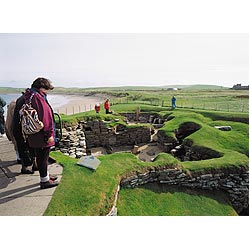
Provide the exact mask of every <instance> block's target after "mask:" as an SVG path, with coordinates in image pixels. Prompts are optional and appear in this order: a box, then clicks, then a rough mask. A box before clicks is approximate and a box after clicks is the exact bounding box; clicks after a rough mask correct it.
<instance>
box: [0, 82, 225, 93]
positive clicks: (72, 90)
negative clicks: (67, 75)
mask: <svg viewBox="0 0 250 250" xmlns="http://www.w3.org/2000/svg"><path fill="white" fill-rule="evenodd" d="M168 88H177V89H185V90H192V89H193V90H199V89H200V90H206V89H208V90H211V89H229V88H227V87H223V86H217V85H202V84H196V85H165V86H120V87H97V88H76V87H74V88H65V87H56V88H55V89H54V90H53V93H66V92H67V93H69V94H70V93H79V92H90V91H95V92H102V91H105V92H111V91H150V90H152V91H157V90H164V89H166V90H167V89H168ZM23 90H25V88H12V87H7V86H6V87H0V93H20V92H21V91H23Z"/></svg>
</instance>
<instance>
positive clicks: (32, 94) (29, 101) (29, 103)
mask: <svg viewBox="0 0 250 250" xmlns="http://www.w3.org/2000/svg"><path fill="white" fill-rule="evenodd" d="M34 95H35V93H32V95H31V96H30V99H29V104H31V100H32V98H33V96H34Z"/></svg>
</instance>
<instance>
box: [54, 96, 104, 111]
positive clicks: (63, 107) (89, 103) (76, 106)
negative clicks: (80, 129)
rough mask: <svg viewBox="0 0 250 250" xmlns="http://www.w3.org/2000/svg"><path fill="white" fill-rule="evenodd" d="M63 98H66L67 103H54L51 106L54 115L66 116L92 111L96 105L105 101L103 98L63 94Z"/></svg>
mask: <svg viewBox="0 0 250 250" xmlns="http://www.w3.org/2000/svg"><path fill="white" fill-rule="evenodd" d="M54 96H56V95H54ZM63 97H65V98H66V100H67V102H66V103H65V102H64V103H56V104H55V105H53V109H54V112H56V113H59V114H66V115H71V114H77V113H80V112H85V111H90V110H94V107H95V104H96V103H100V104H101V103H103V102H104V101H105V97H104V96H84V95H83V96H80V95H65V94H63Z"/></svg>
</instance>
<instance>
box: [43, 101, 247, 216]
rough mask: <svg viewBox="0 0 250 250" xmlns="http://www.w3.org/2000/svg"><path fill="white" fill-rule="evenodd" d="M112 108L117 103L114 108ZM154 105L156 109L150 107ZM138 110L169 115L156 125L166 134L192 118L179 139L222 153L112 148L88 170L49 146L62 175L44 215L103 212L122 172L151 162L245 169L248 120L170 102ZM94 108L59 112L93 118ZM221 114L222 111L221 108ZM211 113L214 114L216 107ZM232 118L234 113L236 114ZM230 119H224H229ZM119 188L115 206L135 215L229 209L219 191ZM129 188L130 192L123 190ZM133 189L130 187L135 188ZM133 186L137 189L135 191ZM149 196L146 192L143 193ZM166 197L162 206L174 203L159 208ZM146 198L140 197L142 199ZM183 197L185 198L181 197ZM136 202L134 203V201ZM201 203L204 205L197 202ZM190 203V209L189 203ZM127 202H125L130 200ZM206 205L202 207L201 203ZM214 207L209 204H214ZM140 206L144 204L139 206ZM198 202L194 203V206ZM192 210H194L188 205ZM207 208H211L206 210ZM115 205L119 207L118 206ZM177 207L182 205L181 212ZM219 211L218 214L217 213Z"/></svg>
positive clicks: (188, 168)
mask: <svg viewBox="0 0 250 250" xmlns="http://www.w3.org/2000/svg"><path fill="white" fill-rule="evenodd" d="M135 107H136V105H135V104H133V105H131V104H126V105H115V106H113V108H114V109H113V110H114V111H115V114H114V115H105V114H102V113H101V114H100V115H98V116H100V119H104V120H105V119H106V120H110V121H111V123H112V122H113V119H114V117H120V116H119V115H118V111H119V112H121V111H126V110H127V112H130V110H133V109H134V108H135ZM116 108H117V109H116ZM154 108H155V109H157V110H154ZM141 110H143V111H144V112H147V111H151V112H159V113H160V114H161V115H163V116H166V117H167V116H169V115H171V116H172V118H173V119H171V120H170V121H168V122H166V123H165V126H164V127H163V128H161V130H163V131H164V133H166V135H167V136H169V137H171V136H174V131H175V129H178V127H179V126H180V125H181V124H182V123H184V122H193V123H197V124H199V125H200V127H201V128H200V129H199V130H198V131H196V132H195V133H193V134H191V135H189V136H188V137H186V138H185V139H184V143H187V144H190V143H191V144H192V146H193V147H206V148H208V149H213V150H215V151H218V152H219V153H220V154H221V155H222V157H219V158H213V159H208V160H203V161H192V162H188V161H187V162H179V161H178V160H176V159H175V158H174V157H173V156H171V155H170V154H166V153H161V154H159V155H158V156H157V157H156V160H155V161H154V162H146V163H144V162H140V161H139V160H138V159H137V158H136V157H135V156H134V155H132V154H130V153H115V154H111V155H105V156H100V157H99V159H100V161H101V164H100V166H99V168H97V170H96V171H92V170H89V169H87V168H84V167H80V166H78V165H77V164H76V163H77V159H72V158H70V157H67V156H64V155H63V154H61V153H58V152H52V153H51V155H52V156H53V157H54V158H55V159H56V160H57V161H58V162H59V163H60V164H62V165H63V167H64V170H63V178H62V180H61V183H60V185H59V186H58V188H57V189H56V191H55V193H54V195H53V197H52V200H51V202H50V204H49V206H48V208H47V210H46V212H45V215H106V214H107V213H108V212H109V210H110V208H111V207H112V204H113V200H114V195H115V191H116V188H117V185H118V183H119V181H120V179H121V177H122V176H126V175H130V174H131V173H132V172H135V171H139V172H144V171H145V169H147V168H151V167H164V166H170V167H173V166H175V167H178V168H182V169H184V170H186V171H187V172H192V171H201V172H204V171H211V170H214V169H216V170H220V169H232V168H233V169H239V168H244V169H248V165H249V159H248V151H249V143H248V142H249V139H248V138H249V132H248V129H249V125H248V124H245V123H241V122H233V121H230V123H229V121H224V120H213V119H212V118H213V114H212V113H209V115H206V116H205V115H203V114H201V113H200V112H199V110H198V111H197V112H194V111H195V110H194V111H193V112H190V111H188V110H183V109H181V110H179V109H176V110H170V109H169V108H161V107H153V106H149V105H142V106H141ZM95 115H96V114H95V113H94V112H88V113H85V114H77V115H72V116H67V117H66V116H65V117H64V116H63V120H64V122H65V119H68V120H67V122H68V123H71V122H72V120H75V122H77V121H78V120H81V119H83V118H87V119H90V117H91V119H97V118H98V117H95ZM221 115H222V114H221ZM215 116H217V117H218V116H219V117H221V116H220V114H219V115H218V112H216V115H215ZM235 117H236V118H237V115H235ZM120 119H121V120H122V117H120ZM228 123H229V124H228ZM215 125H231V126H232V131H220V130H217V129H215V128H214V126H215ZM135 190H136V191H134V190H130V189H128V190H127V189H124V190H121V198H120V201H119V204H120V205H119V206H121V215H125V213H127V215H135V214H136V213H140V215H143V214H145V213H146V212H145V211H147V210H148V211H149V212H150V213H152V214H154V215H165V214H166V213H167V212H169V214H170V215H172V214H175V213H178V215H181V214H182V213H183V215H184V214H185V215H191V214H192V215H208V214H209V215H234V212H233V210H232V208H229V207H228V204H226V202H223V201H222V200H221V194H219V195H215V196H214V197H211V196H209V195H208V194H198V193H197V195H193V194H190V193H187V192H182V191H181V192H179V191H178V192H177V191H173V192H172V193H171V191H170V192H166V193H165V194H164V193H158V192H155V191H154V192H152V190H149V189H146V190H145V189H143V190H142V189H141V188H139V189H135ZM129 191H131V194H130V193H129V194H128V193H127V192H129ZM134 192H135V193H134ZM137 192H138V194H137ZM134 196H135V197H138V196H141V197H144V198H143V199H142V200H140V199H139V198H135V199H138V201H136V200H134V201H133V197H134ZM147 197H148V198H147ZM165 199H166V200H169V203H166V204H168V205H167V206H170V205H171V204H172V205H173V206H172V207H171V209H170V210H168V209H166V207H165V208H164V203H163V202H162V200H165ZM130 200H132V203H131V208H129V209H128V208H127V211H125V212H124V210H126V209H125V208H124V209H123V208H122V207H123V206H125V205H123V203H122V202H124V204H129V203H127V202H130ZM143 200H145V201H143ZM184 201H185V202H184ZM137 203H138V209H139V210H136V208H135V207H136V205H135V204H137ZM151 203H152V204H158V208H159V209H158V210H155V208H154V206H151V205H150V204H151ZM202 204H203V205H202ZM192 206H193V209H192ZM129 207H130V205H129ZM206 207H207V209H205V208H206ZM213 207H214V210H213ZM142 208H145V209H144V210H143V209H142ZM196 208H199V209H196ZM192 210H193V211H192ZM209 210H210V213H209ZM118 211H119V208H118ZM181 211H183V212H182V213H181ZM220 211H221V214H220Z"/></svg>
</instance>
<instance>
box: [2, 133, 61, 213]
mask: <svg viewBox="0 0 250 250" xmlns="http://www.w3.org/2000/svg"><path fill="white" fill-rule="evenodd" d="M20 171H21V165H20V164H17V163H16V154H15V151H14V147H13V144H12V143H11V142H9V141H8V139H7V138H2V137H0V216H1V215H16V216H18V215H25V216H29V215H43V213H44V212H45V210H46V208H47V206H48V204H49V202H50V200H51V198H52V195H53V193H54V191H55V189H56V187H53V188H49V189H40V184H39V182H40V178H39V172H38V171H36V172H35V173H34V174H31V175H24V174H20ZM49 172H50V173H51V174H56V175H58V177H59V178H58V180H59V181H60V179H61V174H62V166H60V165H59V164H57V163H54V164H51V165H49Z"/></svg>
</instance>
